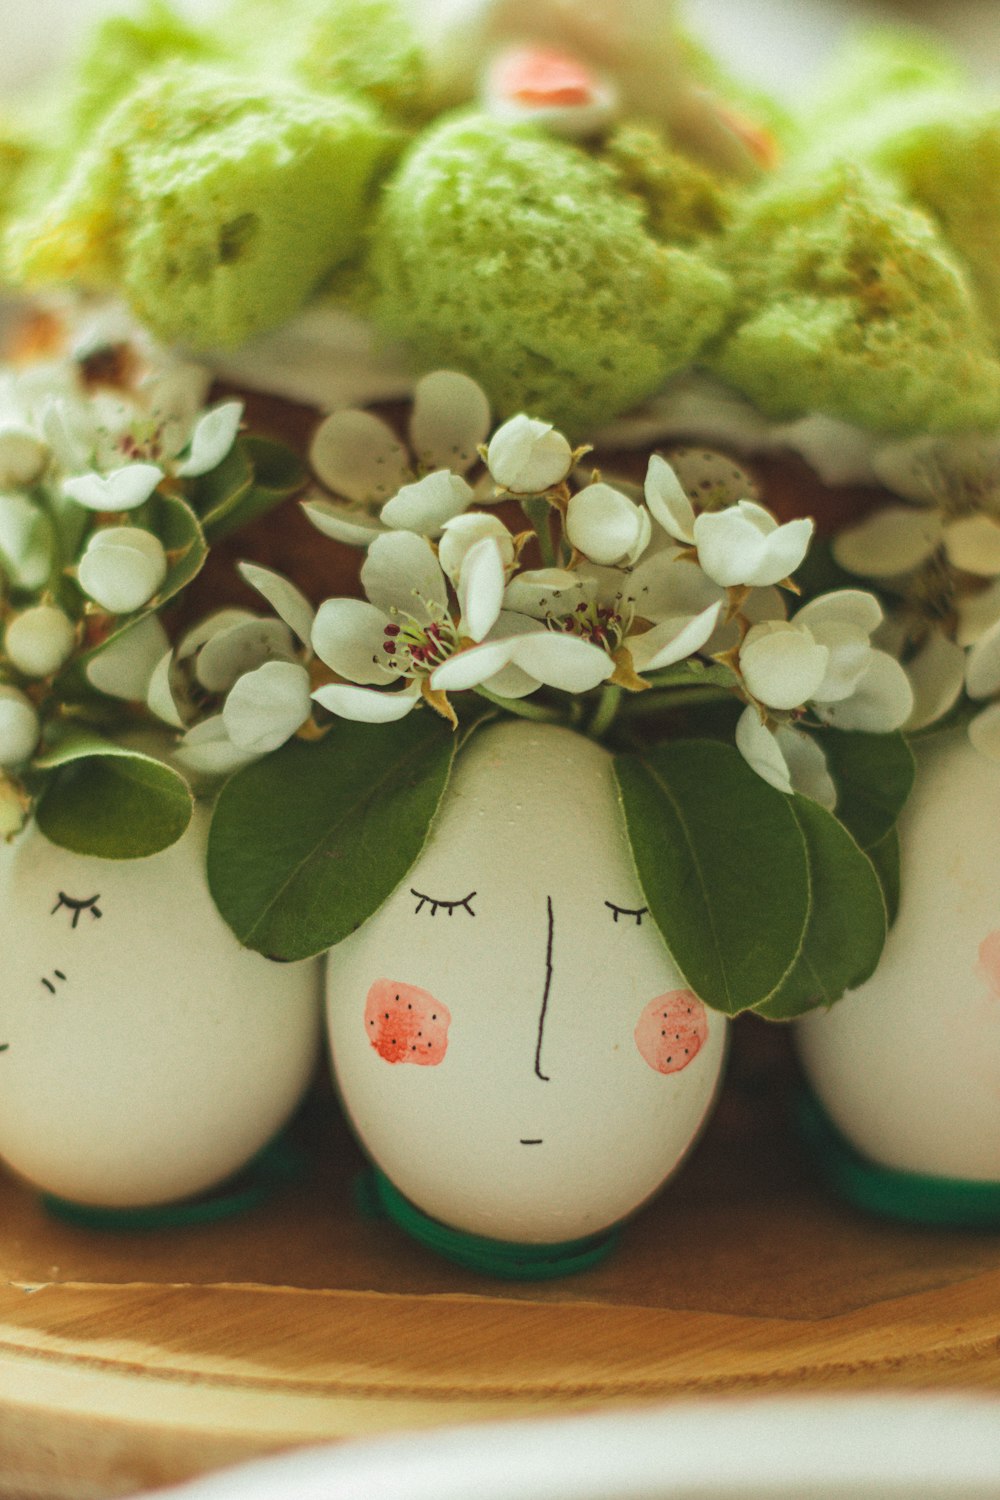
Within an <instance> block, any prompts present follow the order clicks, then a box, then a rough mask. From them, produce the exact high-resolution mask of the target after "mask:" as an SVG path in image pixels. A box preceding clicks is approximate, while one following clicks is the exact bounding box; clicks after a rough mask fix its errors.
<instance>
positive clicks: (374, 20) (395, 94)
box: [292, 0, 427, 119]
mask: <svg viewBox="0 0 1000 1500" xmlns="http://www.w3.org/2000/svg"><path fill="white" fill-rule="evenodd" d="M292 66H293V68H294V70H295V71H296V73H298V74H299V75H300V76H301V77H302V78H303V79H304V81H305V82H306V83H307V84H309V86H310V87H311V88H315V89H318V90H325V89H337V90H347V91H349V92H354V93H359V94H362V95H364V96H365V97H366V98H369V99H372V100H374V101H375V103H376V104H379V105H380V106H381V107H382V108H383V109H385V110H386V111H387V112H388V113H390V114H392V115H394V116H399V117H400V118H403V119H406V118H410V117H414V116H419V115H420V114H421V113H422V111H423V108H424V97H425V93H426V88H427V83H426V68H425V63H424V53H423V49H422V48H421V46H420V45H419V43H418V41H417V38H416V35H415V33H414V30H413V26H412V23H411V21H410V19H409V17H408V16H407V15H406V13H405V11H404V9H403V7H402V6H401V5H400V4H399V0H338V3H337V4H336V5H334V6H330V5H324V6H322V7H321V8H320V10H319V12H318V13H317V14H316V15H315V16H313V17H312V18H311V19H310V20H309V22H308V23H307V24H306V25H305V26H304V28H303V36H302V39H301V42H300V43H299V45H298V47H297V49H296V52H295V54H294V56H293V59H292Z"/></svg>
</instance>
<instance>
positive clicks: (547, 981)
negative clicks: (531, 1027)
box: [535, 896, 555, 1083]
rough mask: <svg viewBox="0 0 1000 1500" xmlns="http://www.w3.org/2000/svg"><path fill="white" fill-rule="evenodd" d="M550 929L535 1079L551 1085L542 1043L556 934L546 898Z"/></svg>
mask: <svg viewBox="0 0 1000 1500" xmlns="http://www.w3.org/2000/svg"><path fill="white" fill-rule="evenodd" d="M545 904H546V908H547V910H548V919H549V928H548V937H547V939H546V944H545V989H544V991H543V993H542V1009H541V1013H540V1014H539V1017H538V1045H537V1046H536V1047H535V1077H536V1078H540V1079H541V1080H542V1082H543V1083H549V1082H550V1081H551V1080H550V1079H549V1075H548V1074H547V1073H543V1072H542V1043H543V1041H544V1040H545V1013H546V1011H547V1010H548V1008H549V991H550V990H551V989H552V940H553V936H554V933H555V916H554V915H553V912H552V897H551V896H546V898H545Z"/></svg>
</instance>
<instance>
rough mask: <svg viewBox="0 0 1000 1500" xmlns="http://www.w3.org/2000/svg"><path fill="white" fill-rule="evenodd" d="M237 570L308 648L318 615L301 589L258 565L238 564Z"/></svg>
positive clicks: (278, 574)
mask: <svg viewBox="0 0 1000 1500" xmlns="http://www.w3.org/2000/svg"><path fill="white" fill-rule="evenodd" d="M237 569H238V571H239V574H240V577H241V578H245V579H246V581H247V583H248V584H249V585H250V587H251V588H252V589H256V590H257V592H258V594H260V595H261V597H262V598H264V599H266V600H267V602H268V604H270V606H271V608H272V609H273V610H274V612H275V614H277V615H280V616H281V618H282V619H283V620H284V622H285V624H286V625H287V626H288V628H289V630H292V631H294V632H295V634H296V635H297V636H298V638H299V640H300V641H301V642H302V644H303V645H304V646H308V645H309V643H310V641H311V640H312V628H313V621H314V619H315V618H316V615H315V611H314V610H313V607H312V605H311V604H310V603H309V600H308V599H307V598H306V596H305V594H303V593H302V591H301V589H297V588H296V587H295V585H294V583H290V582H289V580H288V579H287V578H283V577H282V575H281V574H280V573H275V572H272V570H271V569H270V568H261V567H259V566H258V565H257V564H256V563H248V562H241V563H238V564H237Z"/></svg>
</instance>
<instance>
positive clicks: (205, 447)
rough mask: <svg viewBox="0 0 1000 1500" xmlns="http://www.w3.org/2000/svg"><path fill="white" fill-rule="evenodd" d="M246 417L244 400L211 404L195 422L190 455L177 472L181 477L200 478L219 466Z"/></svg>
mask: <svg viewBox="0 0 1000 1500" xmlns="http://www.w3.org/2000/svg"><path fill="white" fill-rule="evenodd" d="M242 420H243V402H242V401H223V402H221V403H220V404H219V405H218V406H213V407H211V408H210V409H209V410H208V411H206V412H205V413H204V414H203V415H202V416H201V417H199V419H198V421H197V422H196V423H195V425H194V429H193V431H192V433H191V437H190V441H189V443H188V445H187V448H188V452H187V457H186V458H184V459H182V461H181V462H180V463H179V464H177V466H176V467H175V469H174V473H175V474H178V475H179V476H180V478H181V479H197V478H200V476H201V475H202V474H210V473H211V472H212V470H213V469H217V468H218V467H219V464H221V462H222V460H223V459H224V458H225V457H226V455H227V454H228V453H229V451H230V449H231V448H232V446H233V444H234V443H235V441H236V437H237V434H238V433H239V430H240V423H241V422H242Z"/></svg>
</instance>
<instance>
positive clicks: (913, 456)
mask: <svg viewBox="0 0 1000 1500" xmlns="http://www.w3.org/2000/svg"><path fill="white" fill-rule="evenodd" d="M943 460H944V450H943V448H942V443H941V439H940V438H937V437H932V436H929V435H926V434H925V435H922V436H920V437H916V438H905V439H903V441H901V442H895V443H885V444H883V446H882V447H880V448H878V449H877V450H876V452H875V454H874V455H873V457H872V468H873V469H874V470H875V475H876V478H878V479H879V480H881V482H882V483H883V484H884V485H885V487H886V489H889V490H892V491H893V493H894V494H896V495H902V496H903V497H904V499H906V500H915V501H916V502H917V504H919V505H932V504H934V503H935V502H936V501H939V500H942V499H944V490H945V485H946V482H947V481H946V479H945V473H944V470H943V468H942V461H943ZM945 462H946V461H945Z"/></svg>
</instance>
